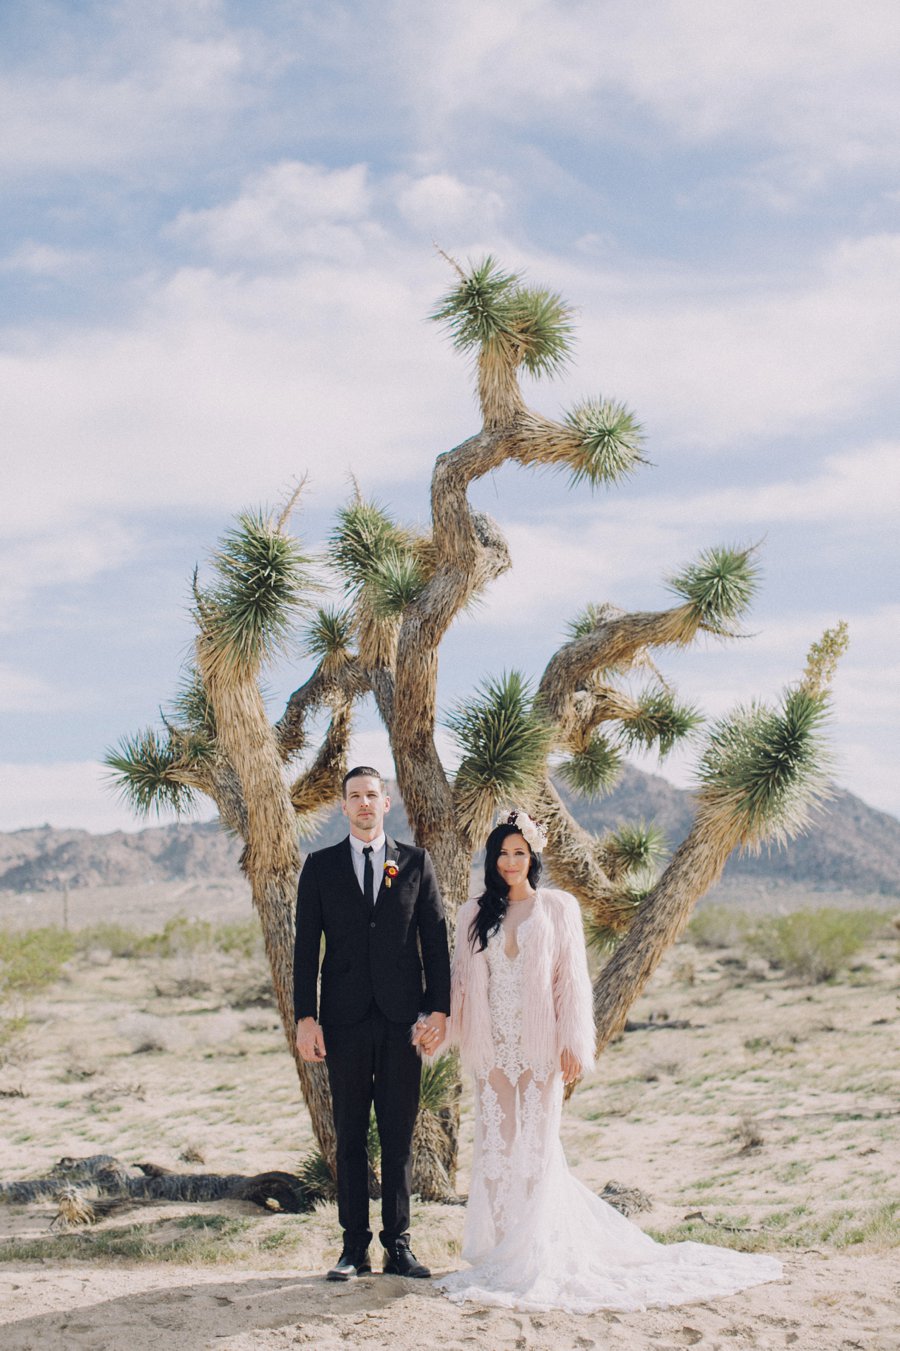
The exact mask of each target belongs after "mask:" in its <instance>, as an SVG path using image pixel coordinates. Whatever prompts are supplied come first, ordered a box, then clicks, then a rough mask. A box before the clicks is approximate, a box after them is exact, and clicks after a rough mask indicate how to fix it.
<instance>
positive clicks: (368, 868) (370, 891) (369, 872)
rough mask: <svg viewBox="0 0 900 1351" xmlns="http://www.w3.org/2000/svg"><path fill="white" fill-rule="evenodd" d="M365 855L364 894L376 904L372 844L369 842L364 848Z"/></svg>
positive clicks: (370, 901)
mask: <svg viewBox="0 0 900 1351" xmlns="http://www.w3.org/2000/svg"><path fill="white" fill-rule="evenodd" d="M363 854H364V855H365V859H366V861H365V864H364V865H363V896H364V897H365V899H366V900H367V901H368V903H369V905H374V904H375V871H374V869H373V867H372V846H371V845H370V844H367V845H366V847H365V849H363Z"/></svg>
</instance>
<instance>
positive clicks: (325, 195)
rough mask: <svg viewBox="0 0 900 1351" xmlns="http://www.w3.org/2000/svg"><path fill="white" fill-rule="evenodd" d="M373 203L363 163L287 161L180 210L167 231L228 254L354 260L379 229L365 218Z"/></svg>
mask: <svg viewBox="0 0 900 1351" xmlns="http://www.w3.org/2000/svg"><path fill="white" fill-rule="evenodd" d="M370 205H371V194H370V191H369V186H368V183H367V170H366V166H365V165H364V164H355V165H353V166H351V167H350V168H348V169H324V168H322V167H321V166H320V165H315V164H302V163H299V162H297V161H295V160H286V161H283V162H282V163H280V164H271V165H267V166H266V168H264V169H263V170H261V171H260V172H259V173H257V174H254V175H252V176H251V178H250V179H249V180H248V181H247V182H246V183H245V184H244V185H243V188H242V191H241V194H240V196H239V197H237V198H236V199H235V200H234V201H231V202H227V203H225V204H224V205H222V206H217V207H210V208H209V209H208V210H205V211H182V212H181V213H180V214H179V215H178V216H177V217H176V219H175V221H174V222H173V224H172V225H171V226H170V227H169V229H168V230H167V234H169V235H170V236H171V237H172V238H174V239H177V240H181V241H186V242H188V243H192V244H194V245H196V246H198V247H201V248H205V249H207V250H209V252H210V253H211V254H212V255H213V257H215V258H219V259H225V260H234V259H243V260H249V261H252V262H256V263H260V262H266V261H268V260H275V261H282V260H290V259H297V258H304V257H309V256H313V257H315V256H324V257H327V258H338V259H342V260H343V261H344V262H346V263H354V264H355V263H359V262H361V261H363V260H364V258H365V255H366V249H367V247H371V246H372V244H373V243H374V242H375V239H374V238H373V235H375V234H377V233H378V231H377V228H376V227H375V225H374V224H373V222H371V221H367V220H366V219H365V217H366V216H367V214H368V212H369V208H370Z"/></svg>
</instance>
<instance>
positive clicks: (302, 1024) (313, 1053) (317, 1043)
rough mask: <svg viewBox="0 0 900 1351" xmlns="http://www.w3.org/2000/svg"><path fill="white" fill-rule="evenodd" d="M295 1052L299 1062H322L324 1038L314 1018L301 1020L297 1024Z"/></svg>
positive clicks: (323, 1057)
mask: <svg viewBox="0 0 900 1351" xmlns="http://www.w3.org/2000/svg"><path fill="white" fill-rule="evenodd" d="M297 1050H298V1051H299V1052H300V1059H301V1060H310V1061H312V1060H324V1059H325V1038H324V1037H323V1036H322V1029H321V1027H320V1026H319V1024H318V1023H317V1022H316V1020H315V1018H301V1019H300V1021H299V1022H298V1024H297Z"/></svg>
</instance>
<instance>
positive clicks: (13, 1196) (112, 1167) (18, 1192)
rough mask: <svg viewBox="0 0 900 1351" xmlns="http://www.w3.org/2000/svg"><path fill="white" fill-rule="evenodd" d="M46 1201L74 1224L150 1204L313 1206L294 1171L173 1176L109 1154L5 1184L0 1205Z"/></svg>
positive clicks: (300, 1209)
mask: <svg viewBox="0 0 900 1351" xmlns="http://www.w3.org/2000/svg"><path fill="white" fill-rule="evenodd" d="M45 1197H50V1198H53V1199H54V1200H56V1201H58V1202H59V1204H60V1213H59V1218H60V1219H62V1220H63V1221H64V1222H66V1223H67V1224H70V1225H73V1224H92V1223H94V1222H95V1221H96V1220H98V1219H101V1218H103V1217H104V1216H105V1215H107V1214H110V1213H111V1212H112V1211H114V1210H120V1209H124V1208H126V1207H127V1206H128V1205H141V1204H146V1203H149V1202H157V1203H158V1202H166V1201H168V1202H173V1203H178V1202H181V1203H184V1202H189V1203H190V1202H201V1201H221V1200H230V1201H252V1202H253V1204H254V1205H257V1206H261V1207H263V1208H264V1209H267V1210H283V1211H288V1212H290V1213H292V1214H298V1213H300V1212H303V1211H307V1210H310V1209H312V1206H313V1204H314V1199H313V1198H311V1197H310V1195H309V1193H308V1192H307V1190H306V1189H305V1188H304V1187H303V1185H302V1183H301V1182H300V1180H299V1179H298V1178H297V1177H296V1176H294V1175H293V1174H292V1173H282V1172H268V1173H256V1174H253V1175H251V1176H247V1175H245V1174H242V1173H227V1174H219V1173H174V1172H170V1171H169V1170H168V1169H166V1168H162V1167H160V1166H159V1165H158V1164H153V1163H139V1164H137V1165H136V1166H135V1167H134V1168H131V1167H130V1166H129V1165H128V1164H123V1163H122V1162H121V1161H120V1160H119V1159H114V1158H113V1157H112V1156H111V1155H109V1154H94V1155H91V1156H90V1157H89V1158H85V1159H71V1158H65V1159H60V1160H59V1162H58V1163H56V1164H55V1165H54V1167H53V1168H52V1169H51V1171H50V1173H49V1174H47V1175H46V1176H44V1177H37V1178H28V1179H23V1180H20V1181H14V1182H0V1201H8V1202H10V1203H12V1204H13V1205H28V1204H30V1203H33V1202H35V1201H40V1200H42V1199H43V1198H45Z"/></svg>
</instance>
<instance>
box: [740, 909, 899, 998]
mask: <svg viewBox="0 0 900 1351" xmlns="http://www.w3.org/2000/svg"><path fill="white" fill-rule="evenodd" d="M882 919H883V916H881V915H879V914H878V912H877V911H872V910H835V909H828V908H825V909H822V910H796V911H795V912H794V913H793V914H792V915H779V916H778V917H777V918H773V919H767V920H761V921H759V922H758V923H757V924H755V925H754V927H753V928H752V929H751V930H749V932H748V933H747V935H746V942H747V946H748V947H750V948H751V949H752V950H753V951H754V952H756V953H758V954H759V955H760V956H761V957H765V959H766V961H768V962H770V963H771V965H772V966H774V967H775V968H776V969H778V970H780V971H784V972H785V974H787V975H789V976H796V977H798V978H799V979H801V980H810V981H814V982H819V981H825V980H832V979H833V978H834V977H835V976H836V975H837V974H838V972H839V971H841V970H842V969H843V968H844V967H846V966H847V964H848V963H849V961H850V959H851V958H852V957H854V956H855V955H856V953H857V952H859V950H860V948H861V947H862V945H863V944H864V943H865V942H866V941H867V940H868V939H869V938H871V937H872V936H873V935H874V934H875V933H876V932H877V930H878V928H879V925H880V923H881V922H882Z"/></svg>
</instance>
